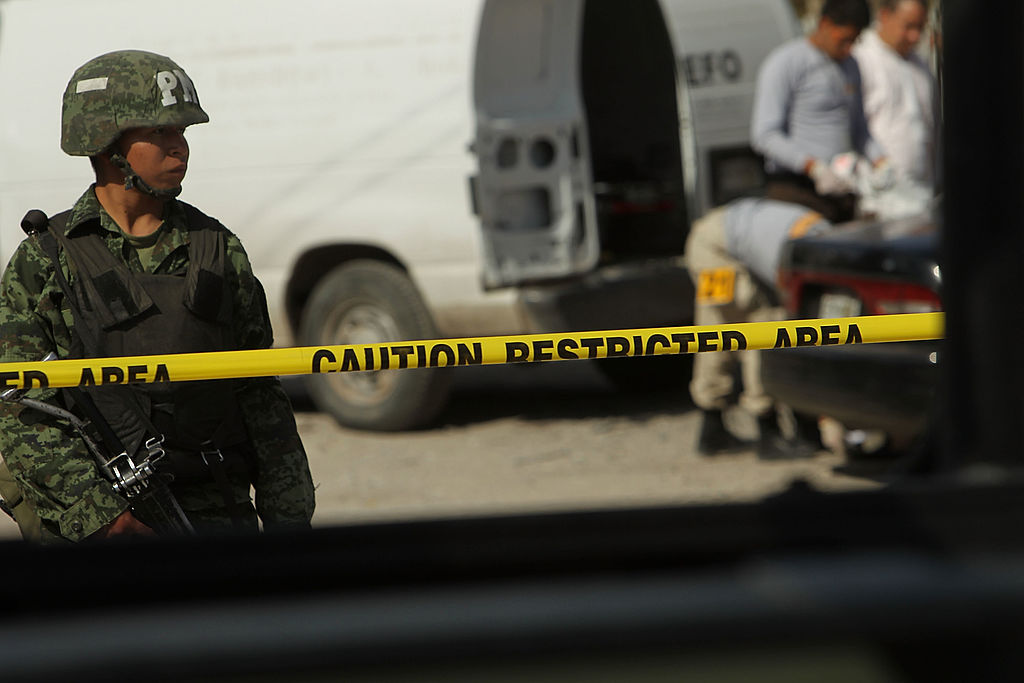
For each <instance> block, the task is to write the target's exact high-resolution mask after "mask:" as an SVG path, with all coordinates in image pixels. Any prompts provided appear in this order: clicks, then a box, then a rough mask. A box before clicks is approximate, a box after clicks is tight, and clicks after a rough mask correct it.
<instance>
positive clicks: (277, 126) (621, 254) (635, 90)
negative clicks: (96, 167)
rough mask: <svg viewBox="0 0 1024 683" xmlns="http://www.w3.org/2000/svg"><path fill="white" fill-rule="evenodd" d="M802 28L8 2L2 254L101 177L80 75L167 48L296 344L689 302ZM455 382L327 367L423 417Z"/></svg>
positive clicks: (633, 4) (219, 185)
mask: <svg viewBox="0 0 1024 683" xmlns="http://www.w3.org/2000/svg"><path fill="white" fill-rule="evenodd" d="M798 31H799V26H798V24H797V21H796V19H795V17H794V15H793V13H792V10H791V9H790V6H789V3H788V1H787V0H660V1H659V0H630V1H629V2H623V1H621V0H429V1H425V0H374V2H366V0H175V2H173V3H166V2H155V1H153V0H0V101H2V102H3V103H4V106H3V110H2V112H0V256H2V258H3V262H4V263H6V262H7V260H8V259H9V258H10V255H11V253H12V252H13V250H14V248H15V247H16V245H17V244H18V242H19V241H20V240H21V239H22V234H21V232H20V230H19V228H18V225H19V222H20V219H21V217H22V216H23V215H24V213H25V212H26V211H27V210H28V209H31V208H40V209H42V210H44V211H46V212H47V213H49V214H53V213H56V212H58V211H61V210H63V209H65V208H68V207H69V206H70V205H71V203H72V202H73V201H74V200H75V199H76V198H77V197H78V196H79V194H80V193H81V192H82V191H83V190H84V189H85V187H86V186H87V184H88V182H89V181H90V180H91V177H92V176H91V170H90V168H89V165H88V163H87V161H86V160H84V159H78V158H70V157H67V156H64V155H63V154H62V153H61V152H60V149H59V146H58V140H59V120H60V99H61V94H62V92H63V89H64V86H65V84H66V83H67V79H68V78H69V77H70V75H71V73H72V72H73V71H74V69H75V68H76V67H78V66H79V65H80V64H82V63H83V62H85V61H87V60H88V59H90V58H92V57H94V56H96V55H98V54H102V53H104V52H108V51H111V50H116V49H128V48H132V49H144V50H150V51H153V52H159V53H163V54H166V55H168V56H170V57H172V58H173V59H174V60H176V61H177V62H178V63H179V64H181V65H182V66H183V67H184V69H185V70H186V71H187V72H188V74H189V75H190V76H191V78H192V79H193V81H194V82H195V83H196V86H197V90H198V92H199V96H200V99H201V101H202V104H203V107H204V109H206V111H207V112H208V113H209V114H210V117H211V122H210V124H208V125H203V126H195V127H193V128H190V129H189V132H188V137H189V141H190V144H191V147H192V158H191V161H190V164H189V177H188V178H187V180H186V182H185V192H184V193H183V195H182V199H183V200H185V201H188V202H190V203H192V204H195V205H197V206H199V207H200V208H201V209H203V210H204V211H205V212H207V213H209V214H211V215H213V216H216V217H217V218H219V219H220V220H221V221H222V222H223V223H224V224H225V225H227V226H228V227H229V228H231V229H232V230H233V231H234V232H236V233H237V234H238V235H239V236H240V237H241V239H242V242H243V244H244V245H245V246H246V248H247V250H248V253H249V256H250V258H251V260H252V262H253V265H254V267H255V269H256V273H257V275H258V276H259V277H260V279H261V280H262V282H263V284H264V286H265V289H266V291H267V296H268V302H269V307H270V311H271V316H272V319H273V322H274V328H275V333H276V335H277V343H278V344H279V345H291V344H296V343H298V344H302V345H321V344H335V343H337V344H341V343H361V342H371V341H385V340H400V339H418V338H437V337H455V336H478V335H495V334H517V333H526V332H539V331H557V330H569V329H609V328H625V327H636V326H654V325H670V324H684V323H686V322H688V321H689V320H690V319H691V312H692V290H691V288H690V284H689V279H688V278H687V277H686V274H685V273H684V272H683V271H682V270H681V269H680V267H679V266H678V265H677V261H678V259H677V257H678V256H679V254H680V253H681V251H682V249H683V245H684V242H685V239H686V234H687V230H688V225H689V223H690V221H691V220H692V219H693V218H695V217H697V216H699V215H700V214H702V213H703V212H704V211H706V210H707V209H708V208H709V207H710V206H712V205H715V204H719V203H722V202H724V201H726V200H728V199H730V198H732V197H734V196H736V195H738V194H741V193H744V192H748V191H751V190H755V189H756V188H757V187H758V186H759V185H760V183H761V181H762V176H761V165H760V162H759V160H758V159H757V158H756V157H755V156H754V155H753V153H752V152H751V151H750V149H749V147H748V145H747V140H748V127H749V118H750V109H751V103H752V99H753V87H754V78H755V75H756V71H757V68H758V66H759V64H760V62H761V60H762V59H763V58H764V56H765V55H766V54H767V52H768V51H769V50H770V49H772V48H773V47H775V46H776V45H778V44H779V43H781V42H783V41H784V40H786V39H788V38H791V37H793V36H795V35H797V34H798ZM639 360H642V361H643V362H646V361H648V360H656V361H664V360H665V359H639ZM670 360H676V361H678V360H679V359H670ZM628 362H629V363H630V365H629V366H628V367H626V366H623V365H621V363H619V364H618V365H617V364H616V362H615V361H611V362H608V363H606V364H605V369H606V370H607V371H608V372H609V374H610V375H612V376H613V377H616V378H617V379H619V380H620V381H626V382H628V381H640V380H641V379H642V376H643V374H644V372H643V371H644V369H645V368H644V366H643V365H642V363H641V362H638V361H637V360H631V361H628ZM655 370H656V371H657V372H659V373H660V372H662V370H661V369H660V368H655ZM449 379H450V376H449V375H448V374H447V373H446V371H445V370H444V369H441V370H416V371H404V372H394V371H391V372H387V371H384V372H368V373H356V374H346V375H333V376H321V377H316V378H311V387H310V390H311V392H312V394H313V396H314V398H315V400H316V401H317V403H318V405H319V406H320V407H321V408H322V409H324V410H326V411H329V412H330V413H332V414H333V415H334V416H335V417H336V418H337V419H338V420H339V421H340V422H342V423H344V424H346V425H349V426H355V427H361V428H373V429H402V428H408V427H411V426H415V425H419V424H423V423H424V422H426V421H428V420H430V419H431V418H432V417H433V416H434V415H435V414H436V413H437V411H438V410H439V409H440V408H441V407H442V406H443V404H444V399H445V396H446V391H447V384H448V381H449ZM678 381H679V382H680V384H681V385H682V384H683V383H685V377H683V376H680V377H679V378H678Z"/></svg>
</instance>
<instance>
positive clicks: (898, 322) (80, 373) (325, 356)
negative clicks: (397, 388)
mask: <svg viewBox="0 0 1024 683" xmlns="http://www.w3.org/2000/svg"><path fill="white" fill-rule="evenodd" d="M943 326H944V316H943V314H942V313H907V314H901V315H877V316H860V317H856V318H828V319H818V320H787V321H781V322H767V323H737V324H733V325H714V326H700V327H697V326H691V327H656V328H647V329H637V330H604V331H600V332H564V333H558V334H522V335H515V336H509V337H470V338H465V339H431V340H422V341H397V342H385V343H379V344H355V345H343V346H306V347H298V348H285V349H264V350H257V351H220V352H215V353H186V354H173V355H160V356H127V357H119V358H92V359H85V360H55V361H49V362H46V363H43V362H31V363H0V390H4V389H20V388H41V387H73V386H96V385H102V384H129V383H132V384H142V383H156V382H178V381H186V380H207V379H226V378H231V377H264V376H273V375H309V374H318V373H332V372H359V371H363V370H395V369H405V368H425V367H431V368H434V367H449V366H468V365H500V364H503V363H537V362H544V361H555V360H584V359H590V358H614V357H627V356H628V357H636V356H653V355H663V354H678V353H703V352H709V351H741V350H752V349H779V348H792V347H798V346H831V345H846V344H871V343H877V342H897V341H920V340H926V339H941V338H942V335H943Z"/></svg>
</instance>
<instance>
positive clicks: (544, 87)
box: [472, 0, 599, 288]
mask: <svg viewBox="0 0 1024 683" xmlns="http://www.w3.org/2000/svg"><path fill="white" fill-rule="evenodd" d="M582 14H583V0H488V2H487V3H486V4H485V5H484V8H483V11H482V13H481V19H480V31H479V35H478V44H477V53H476V64H475V70H474V93H473V97H474V104H475V107H476V115H477V129H476V138H475V140H474V142H473V151H474V152H475V154H476V156H477V160H478V164H479V175H478V176H477V177H476V178H475V179H474V183H473V185H472V187H473V192H474V194H475V196H474V205H475V207H476V209H477V211H478V212H479V215H480V225H481V229H482V231H483V246H484V284H485V286H487V287H491V288H494V287H505V286H511V285H516V284H521V283H526V282H536V281H542V280H550V279H557V278H563V277H568V276H572V275H576V274H579V273H583V272H586V271H589V270H591V269H593V268H594V267H595V266H596V264H597V261H598V252H599V243H598V235H597V225H596V217H595V206H594V199H593V191H592V179H591V174H590V168H589V163H588V162H587V159H588V158H589V155H588V153H587V149H586V146H587V144H588V141H587V134H586V122H585V117H584V113H583V104H582V97H581V94H580V91H579V79H578V75H577V74H578V55H579V41H580V22H581V19H582Z"/></svg>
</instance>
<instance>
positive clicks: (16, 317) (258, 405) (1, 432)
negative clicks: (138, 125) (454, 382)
mask: <svg viewBox="0 0 1024 683" xmlns="http://www.w3.org/2000/svg"><path fill="white" fill-rule="evenodd" d="M97 216H99V218H100V226H101V228H102V232H103V237H104V241H105V242H106V244H107V246H108V247H109V248H110V250H111V251H112V252H113V253H114V254H115V255H116V256H118V257H119V258H121V259H123V260H124V261H125V263H127V265H128V268H129V269H130V270H132V271H133V272H149V273H154V274H176V273H179V272H181V273H184V271H185V268H186V266H187V264H188V260H189V255H188V238H187V231H186V230H185V213H184V208H183V207H182V205H181V204H180V203H179V202H178V201H177V200H171V201H169V202H168V203H167V205H166V207H165V210H164V223H163V225H162V226H161V228H160V230H159V234H158V235H157V239H156V242H155V244H153V245H152V247H151V248H150V249H148V250H143V251H142V252H141V253H142V254H143V255H144V258H140V252H139V251H138V250H137V249H135V248H134V247H133V246H132V245H131V244H130V243H129V241H128V240H127V239H126V237H125V235H124V233H123V232H122V231H121V230H120V229H119V228H118V226H117V224H116V223H115V222H114V221H113V219H111V218H110V216H108V215H107V213H106V211H104V210H103V209H102V207H101V206H100V203H99V200H98V199H97V198H96V194H95V192H94V188H92V187H90V188H89V190H87V191H86V192H85V194H83V195H82V197H81V198H80V199H79V200H78V202H76V204H75V206H74V208H73V209H72V211H71V215H70V216H69V218H68V222H67V227H66V230H67V232H69V233H71V232H73V231H74V230H76V228H78V227H79V226H81V225H82V224H83V223H85V222H86V221H91V220H93V221H94V219H95V218H96V217H97ZM60 263H61V269H62V271H63V272H64V276H65V277H66V278H68V281H69V282H70V283H71V286H72V287H74V286H75V279H74V274H73V271H71V270H70V269H69V268H68V264H67V261H66V255H65V254H64V253H63V251H62V252H61V254H60ZM227 271H228V272H227V273H226V276H227V278H228V281H229V284H230V285H231V289H232V291H233V292H234V310H235V312H236V313H235V315H234V316H233V319H232V326H233V328H234V329H233V331H234V338H235V339H236V340H237V343H238V348H239V349H259V348H267V347H269V346H270V345H271V343H272V332H271V328H270V322H269V317H268V315H267V312H266V302H265V300H264V297H263V290H262V287H261V286H260V284H259V282H258V281H257V279H256V277H255V276H254V275H253V272H252V268H251V266H250V264H249V260H248V257H247V256H246V254H245V251H244V250H243V248H242V245H241V243H240V242H239V240H238V238H237V237H236V236H235V235H233V234H231V233H230V232H229V233H228V237H227ZM64 299H65V297H64V293H63V291H62V290H61V289H60V285H59V284H58V281H57V278H56V276H55V274H54V269H53V267H52V263H51V261H50V259H49V257H48V256H47V255H46V254H45V253H44V252H43V251H42V249H41V248H40V247H39V245H38V244H37V243H36V242H35V241H34V240H32V239H26V240H24V241H23V242H22V243H21V245H20V246H19V247H18V249H17V251H16V252H15V254H14V256H13V257H12V258H11V262H10V263H9V264H8V266H7V269H6V270H5V271H4V274H3V278H2V280H0V362H17V361H38V360H40V359H41V358H43V356H45V355H46V354H47V353H48V352H50V351H56V352H57V355H58V357H60V358H64V357H67V355H68V352H69V349H70V348H71V346H72V330H73V325H74V323H73V318H72V314H71V310H70V309H69V308H68V306H67V304H66V302H65V301H64ZM244 382H245V384H244V387H243V389H242V390H241V391H240V392H239V395H238V400H239V405H240V406H241V409H242V413H243V419H244V422H245V426H246V428H247V430H248V432H249V435H250V439H251V441H252V442H253V445H254V446H255V448H256V472H255V476H254V479H255V481H254V484H253V485H254V488H255V505H256V511H257V513H258V514H259V516H260V518H261V520H262V521H263V525H264V528H268V529H269V528H273V527H275V526H277V527H281V526H289V525H306V524H308V523H309V520H310V518H311V517H312V514H313V507H314V494H313V483H312V479H311V477H310V473H309V466H308V463H307V460H306V453H305V451H304V449H303V447H302V442H301V440H300V438H299V435H298V432H297V430H296V426H295V418H294V416H293V414H292V410H291V405H290V404H289V401H288V398H287V396H286V395H285V394H284V392H283V390H282V389H281V385H280V382H278V381H277V379H275V378H256V379H251V380H244ZM30 395H32V396H33V397H34V398H39V399H42V400H47V401H56V400H58V397H57V391H56V390H38V389H37V390H33V392H31V394H30ZM0 454H2V456H3V459H4V461H5V462H6V463H7V466H8V468H9V469H10V470H11V473H12V474H13V476H14V479H15V481H16V482H17V484H18V486H19V488H20V489H21V490H22V492H23V494H24V496H25V498H26V499H27V500H28V501H30V502H31V503H32V504H33V505H34V507H35V508H36V512H37V514H38V515H39V517H40V518H41V519H42V522H43V525H44V526H45V527H46V528H47V529H48V530H49V531H52V532H53V533H55V534H57V535H58V536H61V537H63V538H65V539H68V540H71V541H78V540H81V539H83V538H86V537H88V536H89V535H90V534H92V533H94V532H95V531H97V530H98V529H99V528H100V527H102V526H103V525H105V524H107V523H108V522H110V521H111V520H113V519H114V518H115V517H117V515H119V514H120V513H121V512H122V511H123V510H125V509H126V508H127V507H128V503H127V501H126V500H125V499H124V498H122V497H121V496H119V495H118V494H117V493H115V492H114V490H113V488H112V487H111V485H110V483H108V481H107V480H106V479H104V478H103V476H102V475H101V474H100V472H99V470H98V468H97V467H96V465H95V462H94V460H93V458H92V457H91V455H90V454H89V452H88V451H87V449H86V447H85V444H84V443H83V441H82V440H81V438H79V437H78V436H77V435H76V434H75V433H74V432H73V431H71V430H70V429H69V428H68V427H67V426H66V425H63V424H61V423H60V422H59V421H57V420H55V419H53V418H50V417H48V416H43V415H40V414H38V412H37V411H33V410H28V409H23V408H22V406H20V405H18V404H11V403H4V402H0Z"/></svg>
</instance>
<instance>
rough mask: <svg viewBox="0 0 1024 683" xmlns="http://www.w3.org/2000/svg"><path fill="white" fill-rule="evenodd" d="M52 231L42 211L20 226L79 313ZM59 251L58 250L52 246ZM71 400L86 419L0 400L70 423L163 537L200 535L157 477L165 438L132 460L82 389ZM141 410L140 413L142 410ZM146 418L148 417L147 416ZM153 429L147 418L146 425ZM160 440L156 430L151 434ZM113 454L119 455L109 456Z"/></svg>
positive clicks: (15, 392) (7, 395)
mask: <svg viewBox="0 0 1024 683" xmlns="http://www.w3.org/2000/svg"><path fill="white" fill-rule="evenodd" d="M48 225H49V218H47V216H46V214H45V213H43V212H42V211H39V210H38V209H33V210H32V211H29V212H28V213H27V214H26V215H25V218H24V219H23V220H22V222H21V228H22V230H24V231H25V234H27V235H28V236H29V237H30V238H32V239H33V241H35V242H36V244H38V245H39V247H40V248H41V250H42V251H43V252H44V253H45V254H46V255H47V256H48V257H49V258H50V260H51V261H52V263H53V267H54V270H55V273H56V277H57V281H58V283H59V284H60V287H61V289H62V290H63V291H64V295H65V300H66V301H67V302H68V305H69V306H71V307H72V309H74V308H75V304H74V301H75V299H74V297H73V296H72V293H71V286H70V284H69V283H68V282H67V280H66V279H65V277H64V274H63V272H62V271H61V269H60V261H59V258H58V257H57V254H56V249H55V248H53V249H51V248H48V245H46V244H43V242H42V240H40V238H39V234H40V232H41V231H42V230H46V229H47V228H48ZM53 246H54V247H55V244H54V245H53ZM73 313H74V314H75V317H76V318H79V315H77V314H78V311H76V310H73ZM56 357H57V356H56V354H55V353H53V352H50V353H49V354H47V356H46V357H45V358H44V359H43V360H44V361H47V360H53V359H55V358H56ZM64 391H65V392H67V394H68V396H70V398H71V400H72V401H73V402H74V404H75V405H76V406H78V407H79V408H80V409H81V411H82V413H84V415H85V418H86V419H82V418H80V417H78V416H77V415H75V414H74V413H72V412H71V411H70V410H65V409H64V408H60V407H58V406H55V405H53V404H50V403H46V402H45V401H38V400H36V399H32V398H28V397H27V396H26V395H25V394H26V390H24V389H8V390H7V391H4V392H3V393H2V394H0V399H3V400H5V401H14V402H17V403H20V404H22V405H24V406H25V407H28V408H32V409H34V410H38V411H40V412H43V413H46V414H48V415H51V416H53V417H56V418H58V419H60V420H64V421H66V422H68V423H69V424H70V425H71V426H72V427H73V428H74V429H75V431H76V432H78V434H79V435H80V436H81V437H82V440H83V442H84V443H85V445H86V447H87V448H88V450H89V452H90V453H91V454H92V456H93V459H94V460H95V461H96V465H97V467H98V468H99V471H100V473H101V474H102V475H103V477H104V478H105V479H107V480H108V481H109V482H110V483H111V484H112V486H113V488H114V491H116V492H117V493H118V494H119V495H122V496H124V497H125V498H126V499H127V500H128V502H129V505H130V506H131V509H132V512H133V513H135V514H136V516H138V517H139V518H140V520H141V521H143V522H144V523H146V524H147V525H149V526H151V527H153V529H154V530H155V531H156V532H157V533H159V534H175V535H183V534H194V533H195V530H194V529H193V527H192V524H191V523H190V522H189V520H188V517H187V516H186V515H185V512H184V511H183V510H182V509H181V505H180V504H179V503H178V500H177V498H175V497H174V494H173V493H172V492H171V489H170V487H169V486H168V485H167V482H166V481H165V480H164V479H162V478H161V477H159V476H155V475H156V470H155V465H156V463H157V462H158V461H159V460H161V459H162V458H163V457H164V455H165V451H164V449H163V441H164V438H163V435H156V436H151V437H150V438H149V439H147V440H146V442H145V448H146V455H145V456H144V457H143V458H142V459H141V460H139V461H138V462H135V460H134V459H133V458H132V457H131V456H130V455H129V454H128V452H127V449H126V448H125V447H124V444H123V443H122V442H121V439H120V437H118V435H117V433H116V432H115V431H114V430H113V428H111V427H110V425H109V424H108V423H107V421H106V419H105V418H104V417H103V414H102V413H101V412H100V410H99V408H97V407H96V404H95V403H94V402H93V400H92V398H91V397H89V396H88V395H87V394H86V393H85V392H84V391H82V390H81V389H77V388H65V389H64ZM140 410H141V407H140ZM142 417H144V418H145V416H142ZM145 422H146V423H148V422H149V420H148V418H146V419H145ZM90 426H91V427H93V428H94V429H95V430H96V431H97V432H98V433H99V436H100V440H101V441H102V443H103V445H102V446H101V445H100V444H99V443H97V441H96V439H94V438H93V437H92V436H91V435H90V433H89V427H90ZM151 431H152V433H153V434H156V431H155V430H151ZM109 453H114V454H116V455H108V454H109Z"/></svg>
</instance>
